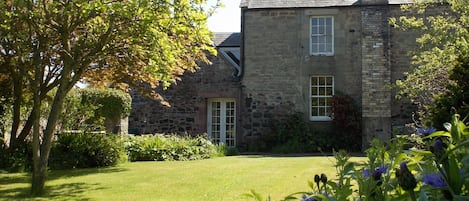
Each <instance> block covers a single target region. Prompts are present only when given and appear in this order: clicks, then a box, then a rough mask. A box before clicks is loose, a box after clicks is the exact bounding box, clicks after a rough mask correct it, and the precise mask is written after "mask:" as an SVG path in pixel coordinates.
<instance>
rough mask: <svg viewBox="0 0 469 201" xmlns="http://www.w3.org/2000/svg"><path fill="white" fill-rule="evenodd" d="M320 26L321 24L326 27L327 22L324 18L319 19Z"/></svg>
mask: <svg viewBox="0 0 469 201" xmlns="http://www.w3.org/2000/svg"><path fill="white" fill-rule="evenodd" d="M318 24H319V25H324V24H325V20H324V18H323V17H321V18H318Z"/></svg>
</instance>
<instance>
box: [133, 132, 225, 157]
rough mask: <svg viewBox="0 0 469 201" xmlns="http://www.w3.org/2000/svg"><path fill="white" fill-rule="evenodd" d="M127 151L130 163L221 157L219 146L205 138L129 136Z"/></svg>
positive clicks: (157, 135)
mask: <svg viewBox="0 0 469 201" xmlns="http://www.w3.org/2000/svg"><path fill="white" fill-rule="evenodd" d="M125 149H126V151H127V155H128V156H129V160H130V161H174V160H176V161H184V160H198V159H205V158H210V157H212V156H215V155H219V153H218V151H217V146H215V145H214V144H212V143H211V142H210V141H209V140H208V139H207V138H206V137H205V136H199V137H196V138H191V137H185V136H176V135H159V134H156V135H142V136H132V135H129V137H128V138H127V139H126V140H125Z"/></svg>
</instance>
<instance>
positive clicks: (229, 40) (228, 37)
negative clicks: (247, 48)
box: [213, 32, 241, 47]
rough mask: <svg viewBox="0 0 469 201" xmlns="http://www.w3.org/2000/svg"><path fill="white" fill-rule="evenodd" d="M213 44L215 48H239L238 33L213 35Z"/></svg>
mask: <svg viewBox="0 0 469 201" xmlns="http://www.w3.org/2000/svg"><path fill="white" fill-rule="evenodd" d="M213 43H214V45H215V46H216V47H239V46H240V45H241V37H240V33H239V32H233V33H215V36H214V37H213Z"/></svg>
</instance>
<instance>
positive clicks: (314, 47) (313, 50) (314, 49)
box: [311, 44, 319, 53]
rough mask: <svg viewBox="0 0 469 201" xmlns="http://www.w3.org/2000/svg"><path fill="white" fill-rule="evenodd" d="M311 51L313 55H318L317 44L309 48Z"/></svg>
mask: <svg viewBox="0 0 469 201" xmlns="http://www.w3.org/2000/svg"><path fill="white" fill-rule="evenodd" d="M311 51H312V52H313V53H318V52H319V46H318V45H317V44H313V45H312V46H311Z"/></svg>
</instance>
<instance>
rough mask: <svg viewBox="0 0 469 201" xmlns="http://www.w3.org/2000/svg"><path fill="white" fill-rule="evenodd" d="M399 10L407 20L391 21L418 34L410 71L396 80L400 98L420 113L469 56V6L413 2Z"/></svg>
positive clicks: (447, 1) (447, 0) (445, 0)
mask: <svg viewBox="0 0 469 201" xmlns="http://www.w3.org/2000/svg"><path fill="white" fill-rule="evenodd" d="M402 10H403V11H404V12H406V14H409V16H401V17H399V18H393V19H391V23H392V24H393V25H395V27H397V28H399V29H402V30H413V31H419V33H420V34H421V35H420V36H419V37H418V38H417V40H416V41H417V43H418V44H419V49H418V50H416V51H415V52H413V57H412V68H411V70H410V71H409V72H407V73H405V78H404V79H402V80H397V82H396V84H397V86H398V87H399V88H400V92H399V96H401V97H402V96H405V97H409V98H410V99H411V100H412V101H413V102H414V103H416V104H419V106H421V109H424V107H426V106H429V105H432V103H433V95H441V94H443V93H444V92H446V91H447V88H446V86H447V83H448V79H449V75H450V74H451V73H452V72H453V70H454V66H455V64H456V63H457V60H458V59H459V58H461V57H465V56H466V55H467V54H468V53H469V32H468V27H469V20H467V19H469V12H468V11H469V4H467V2H466V1H455V0H442V1H416V3H414V4H409V5H405V6H403V7H402Z"/></svg>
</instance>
